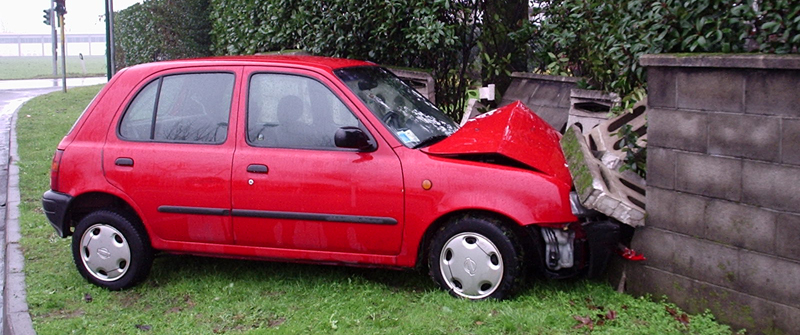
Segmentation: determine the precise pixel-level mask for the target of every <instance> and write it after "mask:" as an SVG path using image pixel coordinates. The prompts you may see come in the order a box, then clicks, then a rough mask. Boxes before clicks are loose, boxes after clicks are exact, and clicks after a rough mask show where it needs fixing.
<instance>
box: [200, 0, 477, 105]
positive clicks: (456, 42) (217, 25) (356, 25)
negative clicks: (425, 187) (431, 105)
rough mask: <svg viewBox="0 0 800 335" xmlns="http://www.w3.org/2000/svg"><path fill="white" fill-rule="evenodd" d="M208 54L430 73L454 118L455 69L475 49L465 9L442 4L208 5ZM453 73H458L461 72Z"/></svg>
mask: <svg viewBox="0 0 800 335" xmlns="http://www.w3.org/2000/svg"><path fill="white" fill-rule="evenodd" d="M211 8H212V10H211V20H212V22H213V24H212V25H213V28H212V31H211V35H212V38H213V41H214V42H213V52H214V53H215V54H253V53H259V52H269V51H277V50H285V49H302V50H305V51H307V52H310V53H312V54H316V55H324V56H335V57H346V58H356V59H363V60H370V61H373V62H376V63H379V64H383V65H390V66H400V67H411V68H420V69H428V70H430V71H431V72H432V74H433V76H434V78H435V80H436V84H437V97H436V98H437V101H439V102H440V104H441V105H443V106H444V107H446V109H449V110H456V109H458V106H456V105H457V104H458V103H460V101H459V100H461V97H462V96H463V93H462V94H459V93H458V92H464V91H466V89H467V87H466V81H465V77H466V76H465V75H464V73H465V71H466V68H465V67H464V66H461V65H462V64H464V60H465V59H466V60H467V62H468V60H469V57H470V51H471V48H472V47H473V46H474V45H475V42H474V37H473V36H474V35H475V34H474V30H473V29H472V27H471V26H470V25H467V24H464V22H465V21H464V20H463V18H464V16H465V15H467V16H468V15H471V14H470V13H474V11H475V8H473V7H470V4H469V3H467V2H452V1H446V0H436V1H432V2H431V1H427V0H342V1H324V0H211ZM459 70H461V71H460V72H459Z"/></svg>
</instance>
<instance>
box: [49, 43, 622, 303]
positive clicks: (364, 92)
mask: <svg viewBox="0 0 800 335" xmlns="http://www.w3.org/2000/svg"><path fill="white" fill-rule="evenodd" d="M559 138H560V135H559V134H558V133H557V132H556V131H555V130H553V129H552V128H551V127H550V126H548V125H547V123H545V122H544V121H542V120H541V119H540V118H538V117H537V116H536V115H535V114H534V113H533V112H531V111H530V110H529V109H528V108H526V107H525V106H524V105H522V104H521V103H515V104H511V105H508V106H505V107H503V108H500V109H498V110H496V111H493V112H490V113H487V114H484V115H482V116H480V117H478V118H476V119H474V120H471V121H469V122H468V123H467V124H466V125H464V126H463V127H461V128H459V127H458V125H457V124H456V123H454V122H453V121H452V120H451V119H450V118H448V117H447V116H446V115H445V114H443V113H442V112H441V111H439V110H438V109H437V108H436V106H434V105H433V104H431V103H430V102H429V101H428V100H426V99H425V98H424V97H423V96H421V95H420V94H419V93H417V92H416V91H414V90H413V89H412V88H410V87H409V86H407V85H406V84H405V83H404V82H403V81H402V80H401V79H399V78H398V77H396V76H394V75H393V74H392V73H391V72H389V71H388V70H386V69H384V68H382V67H380V66H377V65H375V64H373V63H369V62H363V61H355V60H345V59H333V58H321V57H310V56H241V57H219V58H206V59H196V60H177V61H167V62H158V63H151V64H143V65H138V66H134V67H131V68H128V69H124V70H122V71H120V72H119V73H118V74H117V75H116V76H114V78H112V80H111V81H110V82H109V83H108V84H107V85H106V86H105V87H104V88H103V89H102V90H101V91H100V92H99V93H98V95H97V96H96V97H95V99H94V100H93V101H92V102H91V104H90V105H89V106H88V107H87V108H86V110H85V111H84V112H83V115H81V117H80V118H79V119H78V121H77V122H76V123H75V125H74V126H73V128H72V129H71V130H70V132H69V133H68V134H67V135H66V136H65V137H64V139H63V140H62V141H61V143H60V144H59V145H58V148H57V150H56V152H55V155H54V157H53V164H52V169H51V181H50V185H51V190H49V191H47V192H46V193H45V194H44V196H43V200H42V202H43V207H44V210H45V213H46V215H47V218H48V219H49V220H50V222H51V223H52V225H53V227H54V228H55V230H56V231H57V233H58V234H59V236H61V237H67V236H70V235H71V236H72V252H73V257H74V260H75V264H76V265H77V268H78V271H79V272H80V273H81V275H83V276H84V277H85V278H86V279H88V280H89V281H90V282H92V283H94V284H96V285H99V286H102V287H106V288H108V289H112V290H117V289H123V288H127V287H131V286H133V285H135V284H137V283H138V282H140V281H142V280H143V279H144V278H145V277H146V276H147V275H148V272H149V270H150V267H151V265H152V262H153V255H154V253H155V252H164V253H173V254H194V255H203V256H216V257H233V258H253V259H263V260H280V261H293V262H313V263H323V264H341V265H356V266H379V267H389V268H414V267H419V268H426V269H429V272H430V275H431V276H432V277H433V279H434V280H435V281H436V282H437V283H438V284H439V285H440V286H441V287H442V288H443V289H445V290H447V291H448V292H450V293H451V294H453V295H455V296H458V297H463V298H469V299H483V298H487V297H491V298H504V297H507V296H509V295H510V294H512V293H513V292H514V290H515V288H517V287H518V286H519V284H520V283H521V282H522V281H523V279H524V278H525V277H526V275H527V274H528V273H529V272H530V271H528V270H533V271H535V272H536V273H540V274H545V275H546V276H548V277H567V276H574V275H593V274H597V273H599V272H600V271H602V269H603V267H604V265H605V264H606V261H607V259H608V257H609V255H611V252H612V250H613V246H615V245H616V243H617V239H618V238H619V230H620V226H619V224H617V223H615V222H613V221H611V220H608V219H606V218H604V217H601V216H598V215H596V214H594V213H593V212H590V211H589V212H587V211H585V210H582V209H581V208H580V206H579V205H578V204H577V203H576V202H575V201H571V199H570V191H571V189H572V181H571V177H570V173H569V171H568V169H567V167H566V164H565V160H564V157H563V154H562V151H561V148H560V147H559V143H558V140H559Z"/></svg>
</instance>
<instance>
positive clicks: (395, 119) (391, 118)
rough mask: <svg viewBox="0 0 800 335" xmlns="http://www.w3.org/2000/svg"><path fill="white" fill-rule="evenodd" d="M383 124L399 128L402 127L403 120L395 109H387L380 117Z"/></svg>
mask: <svg viewBox="0 0 800 335" xmlns="http://www.w3.org/2000/svg"><path fill="white" fill-rule="evenodd" d="M381 121H383V123H384V124H386V125H387V126H389V127H392V128H394V129H400V128H402V127H403V120H402V116H400V114H399V113H397V112H395V111H391V110H390V111H387V112H386V114H383V117H382V118H381Z"/></svg>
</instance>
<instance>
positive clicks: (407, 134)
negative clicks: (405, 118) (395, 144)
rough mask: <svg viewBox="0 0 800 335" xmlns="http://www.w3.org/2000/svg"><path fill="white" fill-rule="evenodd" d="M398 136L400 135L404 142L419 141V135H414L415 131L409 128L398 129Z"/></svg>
mask: <svg viewBox="0 0 800 335" xmlns="http://www.w3.org/2000/svg"><path fill="white" fill-rule="evenodd" d="M397 137H399V138H400V140H401V141H403V143H405V144H409V143H418V142H419V137H417V135H414V133H413V132H412V131H411V130H409V129H406V130H401V131H398V132H397Z"/></svg>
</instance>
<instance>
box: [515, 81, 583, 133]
mask: <svg viewBox="0 0 800 335" xmlns="http://www.w3.org/2000/svg"><path fill="white" fill-rule="evenodd" d="M579 80H580V78H574V77H562V76H546V75H540V74H533V73H524V72H514V73H512V74H511V85H510V86H509V87H508V89H507V90H506V92H505V93H504V94H503V99H502V101H500V104H499V106H504V105H507V104H510V103H512V102H514V101H517V100H520V101H522V102H523V103H525V105H526V106H528V107H530V108H531V109H532V110H533V111H534V112H535V113H536V114H537V115H539V116H540V117H541V118H542V119H544V120H545V121H547V123H549V124H550V125H551V126H553V128H556V130H561V129H562V128H564V125H566V123H567V119H568V117H569V108H570V90H572V89H573V88H576V87H578V81H579Z"/></svg>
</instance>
